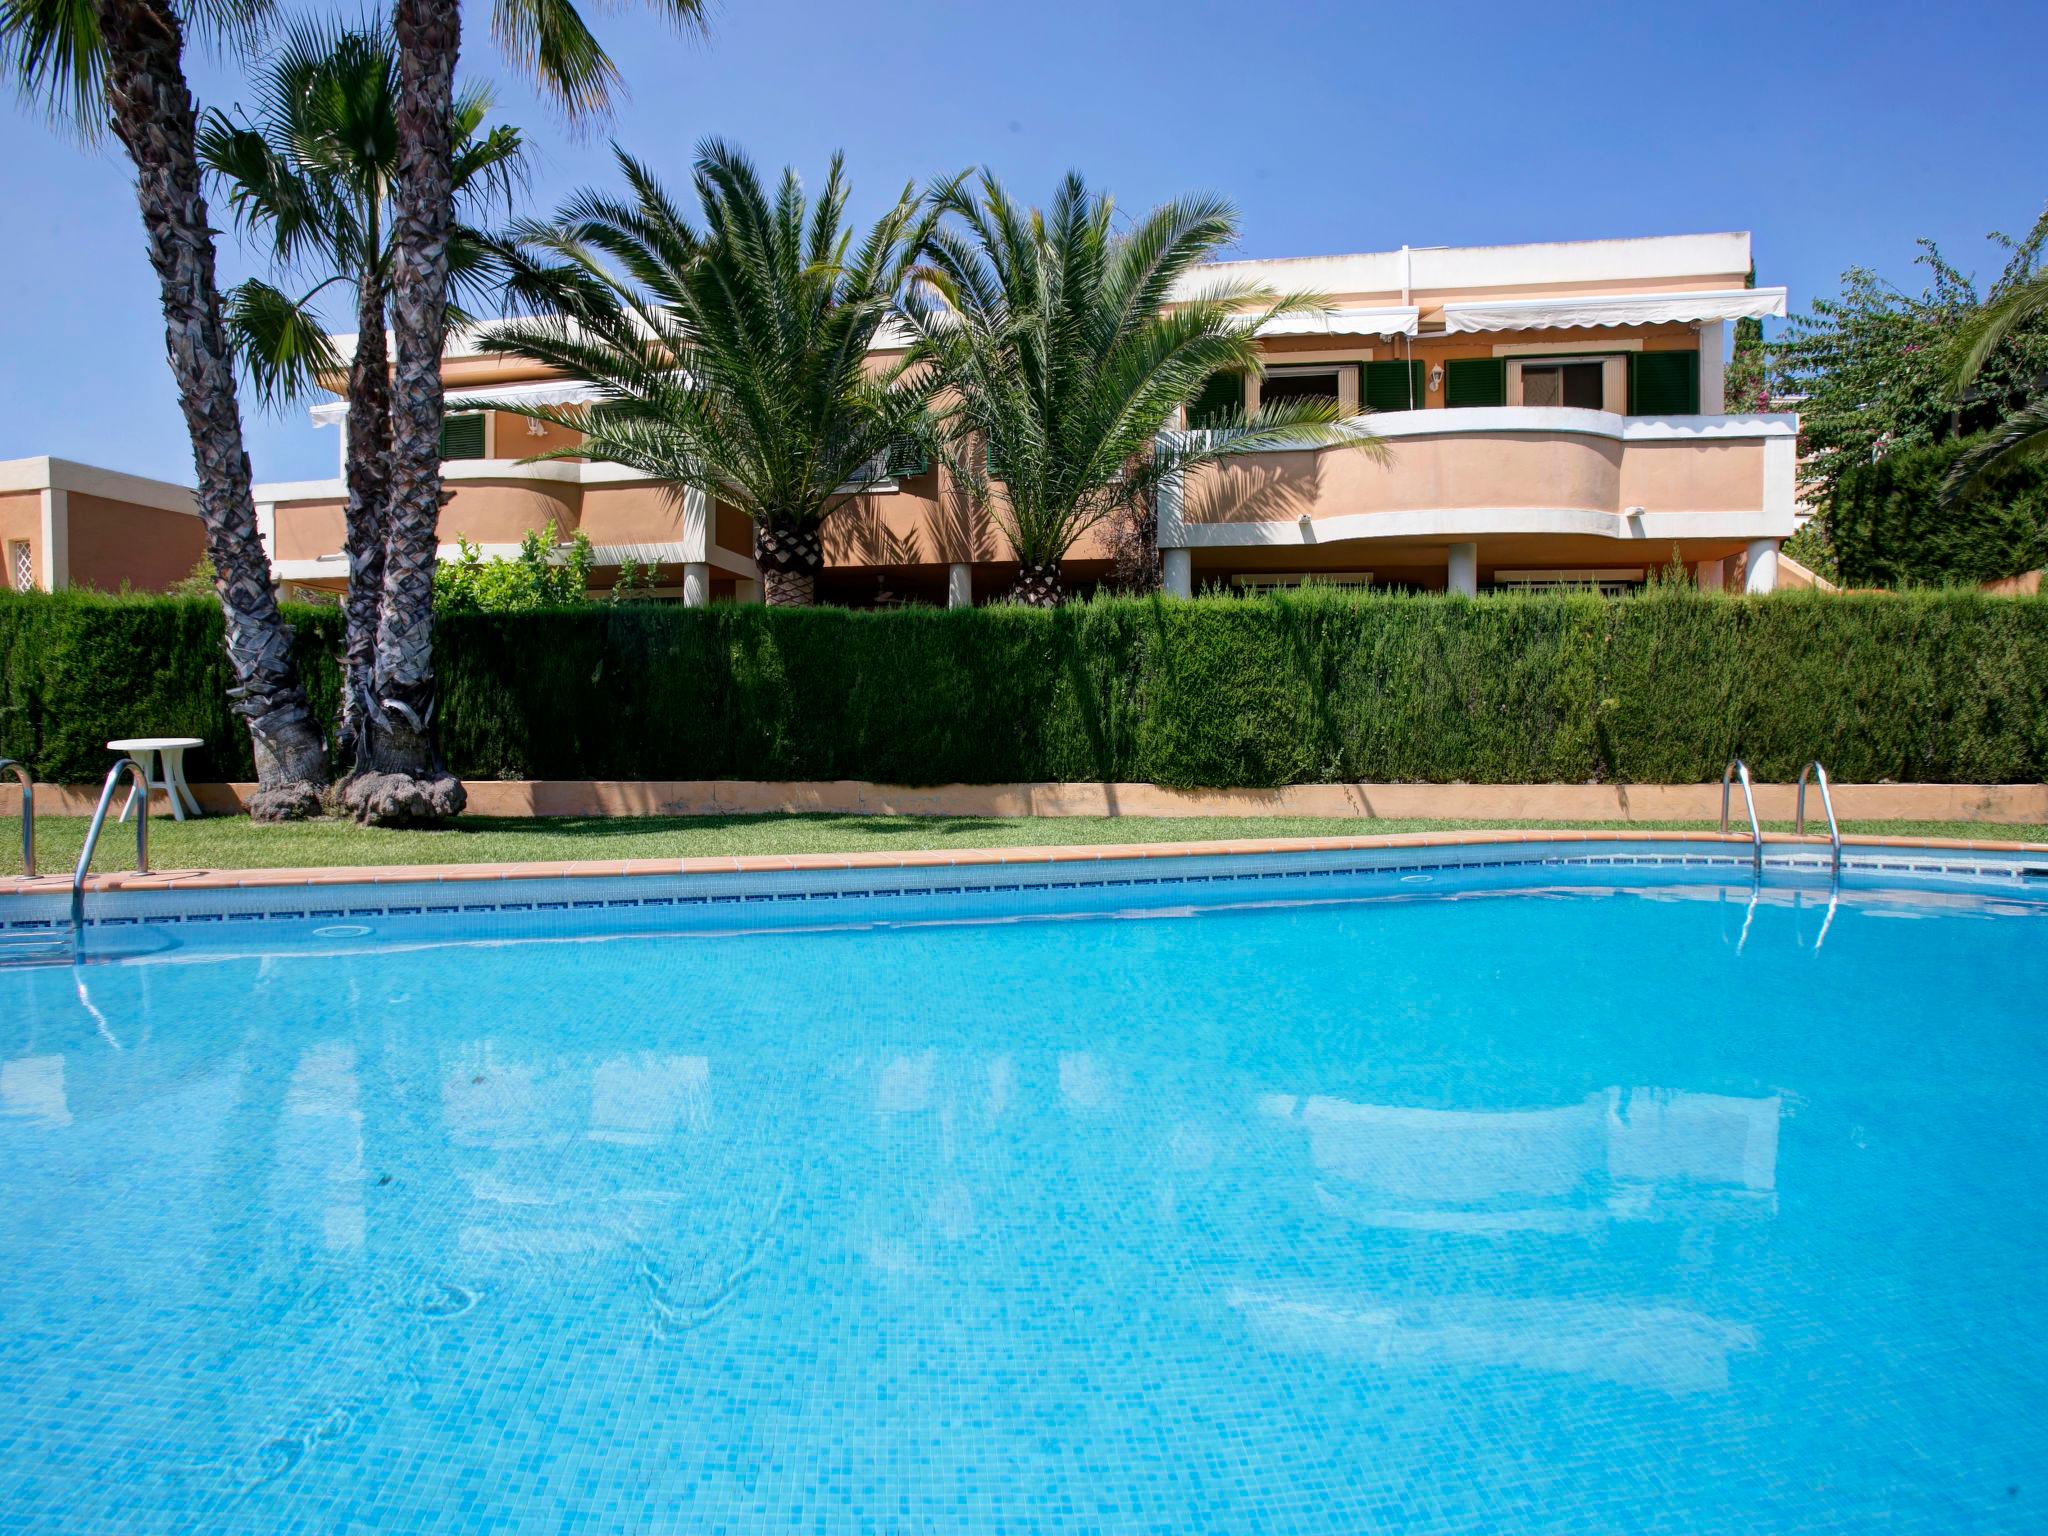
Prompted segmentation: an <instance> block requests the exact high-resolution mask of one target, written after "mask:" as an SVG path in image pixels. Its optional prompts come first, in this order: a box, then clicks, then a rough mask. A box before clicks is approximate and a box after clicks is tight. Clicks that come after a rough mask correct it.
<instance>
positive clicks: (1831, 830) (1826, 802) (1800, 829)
mask: <svg viewBox="0 0 2048 1536" xmlns="http://www.w3.org/2000/svg"><path fill="white" fill-rule="evenodd" d="M1809 774H1811V775H1812V776H1813V778H1814V780H1815V781H1816V782H1817V783H1819V785H1820V808H1821V809H1822V810H1823V811H1826V812H1827V816H1828V843H1829V845H1830V846H1831V847H1832V848H1833V849H1834V856H1835V857H1834V867H1833V871H1832V873H1833V877H1834V879H1835V880H1836V881H1837V882H1839V881H1840V880H1841V878H1842V829H1841V827H1840V826H1839V825H1837V824H1836V821H1835V799H1834V796H1832V795H1830V794H1829V793H1828V771H1827V769H1825V768H1823V767H1821V765H1820V760H1819V759H1818V758H1815V759H1814V760H1813V761H1812V762H1810V763H1808V764H1807V765H1806V766H1805V767H1804V768H1802V769H1800V770H1799V800H1798V803H1797V804H1796V805H1795V806H1794V807H1793V811H1792V830H1793V831H1794V832H1796V833H1797V834H1799V835H1800V836H1801V837H1804V836H1805V835H1806V779H1807V776H1808V775H1809Z"/></svg>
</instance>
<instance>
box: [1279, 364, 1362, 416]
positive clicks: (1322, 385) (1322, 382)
mask: <svg viewBox="0 0 2048 1536" xmlns="http://www.w3.org/2000/svg"><path fill="white" fill-rule="evenodd" d="M1344 366H1346V367H1349V366H1350V365H1349V364H1345V365H1344ZM1337 368H1338V365H1337V364H1335V363H1332V364H1330V365H1328V366H1327V367H1322V368H1268V369H1267V370H1266V376H1265V377H1264V378H1263V379H1261V380H1259V405H1260V407H1261V409H1263V408H1264V407H1266V406H1269V405H1278V404H1280V402H1281V401H1283V400H1328V401H1329V402H1330V403H1331V404H1333V405H1334V404H1335V403H1336V401H1337V394H1338V391H1337Z"/></svg>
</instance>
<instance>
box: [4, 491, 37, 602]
mask: <svg viewBox="0 0 2048 1536" xmlns="http://www.w3.org/2000/svg"><path fill="white" fill-rule="evenodd" d="M21 540H26V541H27V542H28V544H29V546H30V549H31V551H32V553H33V555H34V557H35V562H36V581H37V583H38V585H40V584H41V582H42V579H43V577H42V572H43V554H44V551H43V498H42V496H41V495H40V494H39V493H38V492H35V491H8V492H0V562H6V563H5V564H4V566H0V587H5V588H6V589H7V590H9V591H12V590H13V589H14V566H13V563H12V562H11V561H9V560H8V559H7V553H8V546H9V545H11V544H14V543H17V542H19V541H21Z"/></svg>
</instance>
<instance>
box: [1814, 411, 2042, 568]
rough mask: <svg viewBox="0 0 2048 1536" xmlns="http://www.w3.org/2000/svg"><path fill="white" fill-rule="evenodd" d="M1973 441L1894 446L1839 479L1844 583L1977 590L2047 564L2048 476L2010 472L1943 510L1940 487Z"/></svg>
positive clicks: (1835, 539) (1832, 534)
mask: <svg viewBox="0 0 2048 1536" xmlns="http://www.w3.org/2000/svg"><path fill="white" fill-rule="evenodd" d="M1972 441H1973V440H1959V441H1955V442H1947V443H1937V444H1934V445H1932V446H1919V447H1911V448H1895V449H1893V450H1892V451H1891V452H1889V453H1887V454H1886V455H1885V456H1884V457H1883V458H1881V459H1875V460H1872V461H1870V462H1868V463H1862V464H1852V465H1850V466H1849V467H1848V468H1846V469H1844V470H1843V471H1842V473H1841V475H1840V477H1839V478H1838V479H1837V480H1836V482H1835V490H1834V495H1833V496H1832V497H1831V498H1830V500H1829V502H1828V514H1827V527H1828V541H1829V543H1830V544H1832V545H1833V546H1834V551H1835V563H1836V568H1837V570H1838V571H1839V573H1840V575H1841V578H1842V580H1843V581H1844V582H1845V583H1847V584H1848V585H1850V586H1855V587H1903V586H1940V585H1942V584H1944V583H1949V582H1962V583H1968V584H1970V585H1973V586H1974V585H1976V584H1978V583H1981V582H1986V581H1998V580H2001V579H2002V578H2004V577H2007V576H2017V575H2019V574H2020V573H2021V572H2023V571H2034V570H2039V569H2041V567H2043V566H2044V565H2048V469H2044V468H2043V467H2042V466H2041V465H2039V464H2024V463H2023V464H2016V465H2012V466H2009V467H2007V468H2004V469H2000V470H1997V471H1994V472H1993V473H1992V474H1991V476H1990V477H1989V478H1988V479H1987V480H1986V482H1985V483H1984V485H1983V486H1982V487H1981V488H1980V489H1979V490H1977V491H1975V492H1973V493H1971V494H1970V495H1969V496H1968V497H1966V498H1964V500H1963V501H1962V502H1961V503H1960V504H1959V505H1956V506H1953V507H1951V506H1946V505H1944V504H1943V502H1942V499H1941V483H1942V480H1943V478H1944V477H1945V476H1946V475H1947V474H1948V471H1949V466H1950V465H1952V464H1954V463H1955V461H1956V459H1957V458H1958V457H1960V456H1961V454H1962V453H1963V451H1964V450H1965V449H1966V448H1968V447H1970V446H1971V443H1972Z"/></svg>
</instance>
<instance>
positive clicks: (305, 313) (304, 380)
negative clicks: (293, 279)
mask: <svg viewBox="0 0 2048 1536" xmlns="http://www.w3.org/2000/svg"><path fill="white" fill-rule="evenodd" d="M319 291H320V290H319V289H317V288H316V289H314V290H313V291H312V292H311V293H307V294H303V295H301V296H300V297H298V298H296V299H295V298H293V297H291V296H290V295H289V294H287V293H285V292H284V291H283V290H282V289H280V288H277V287H275V286H273V285H272V284H270V283H266V282H264V281H262V280H261V279H260V278H253V277H252V278H250V279H248V280H247V281H245V282H242V283H238V284H236V285H235V286H234V287H233V288H230V289H229V290H228V291H227V293H226V295H225V296H224V297H225V302H224V303H223V305H222V306H221V308H222V312H223V313H222V318H223V319H224V320H225V321H226V323H227V328H228V339H229V342H230V344H231V345H232V346H233V348H234V351H235V357H236V360H237V361H238V362H240V364H241V365H242V372H243V375H244V376H245V377H246V378H247V379H248V381H249V384H250V387H251V388H253V389H254V390H255V391H256V394H257V397H258V398H259V399H261V400H262V401H263V403H264V404H265V405H267V406H270V407H272V408H276V407H278V406H281V405H285V404H288V403H290V402H292V401H294V400H303V399H306V398H307V397H308V396H310V395H312V394H313V393H314V391H315V389H316V387H317V384H318V381H319V377H320V375H322V374H328V375H330V376H331V375H332V374H334V373H337V372H339V371H340V370H341V368H342V362H341V358H340V356H339V355H338V354H337V353H336V352H335V350H334V345H333V343H332V342H330V341H329V340H328V339H327V330H326V327H325V326H323V325H322V324H321V323H320V317H319V315H318V314H317V313H316V312H315V311H314V309H313V300H314V299H315V298H316V297H317V296H318V294H319Z"/></svg>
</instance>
